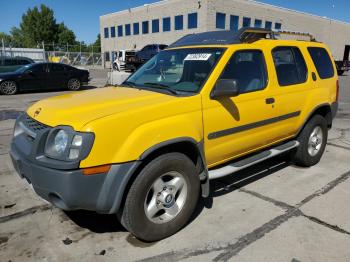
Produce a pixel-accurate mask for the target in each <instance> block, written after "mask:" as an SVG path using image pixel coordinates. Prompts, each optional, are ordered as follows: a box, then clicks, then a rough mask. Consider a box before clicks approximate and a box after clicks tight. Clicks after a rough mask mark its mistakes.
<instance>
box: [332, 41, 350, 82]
mask: <svg viewBox="0 0 350 262" xmlns="http://www.w3.org/2000/svg"><path fill="white" fill-rule="evenodd" d="M349 55H350V45H346V46H345V50H344V57H343V60H336V61H335V64H336V66H337V71H338V75H340V76H341V75H343V74H344V73H345V72H347V71H350V57H349Z"/></svg>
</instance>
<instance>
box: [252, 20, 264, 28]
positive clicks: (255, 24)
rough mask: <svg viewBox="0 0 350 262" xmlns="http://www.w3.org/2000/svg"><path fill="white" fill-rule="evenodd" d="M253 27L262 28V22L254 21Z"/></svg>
mask: <svg viewBox="0 0 350 262" xmlns="http://www.w3.org/2000/svg"><path fill="white" fill-rule="evenodd" d="M254 27H256V28H261V27H262V21H261V20H260V19H255V22H254Z"/></svg>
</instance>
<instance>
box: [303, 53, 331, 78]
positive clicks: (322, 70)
mask: <svg viewBox="0 0 350 262" xmlns="http://www.w3.org/2000/svg"><path fill="white" fill-rule="evenodd" d="M308 50H309V53H310V55H311V58H312V61H314V64H315V67H316V69H317V72H318V75H319V76H320V78H322V79H326V78H332V77H333V76H334V67H333V63H332V60H331V58H330V57H329V55H328V52H327V51H326V49H324V48H320V47H309V48H308Z"/></svg>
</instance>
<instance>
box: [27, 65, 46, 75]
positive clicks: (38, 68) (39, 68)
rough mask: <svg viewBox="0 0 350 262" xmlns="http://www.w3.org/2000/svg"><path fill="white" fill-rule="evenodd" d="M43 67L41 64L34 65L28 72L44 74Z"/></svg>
mask: <svg viewBox="0 0 350 262" xmlns="http://www.w3.org/2000/svg"><path fill="white" fill-rule="evenodd" d="M44 68H45V67H44V65H43V64H38V65H34V66H32V67H31V68H29V70H31V71H32V72H33V73H42V72H44Z"/></svg>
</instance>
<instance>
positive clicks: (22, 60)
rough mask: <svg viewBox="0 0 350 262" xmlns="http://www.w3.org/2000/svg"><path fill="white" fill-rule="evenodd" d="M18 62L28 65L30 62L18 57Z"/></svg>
mask: <svg viewBox="0 0 350 262" xmlns="http://www.w3.org/2000/svg"><path fill="white" fill-rule="evenodd" d="M18 64H19V65H28V64H30V62H29V61H28V60H24V59H19V60H18Z"/></svg>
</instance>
